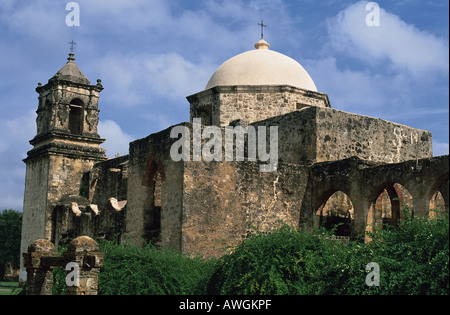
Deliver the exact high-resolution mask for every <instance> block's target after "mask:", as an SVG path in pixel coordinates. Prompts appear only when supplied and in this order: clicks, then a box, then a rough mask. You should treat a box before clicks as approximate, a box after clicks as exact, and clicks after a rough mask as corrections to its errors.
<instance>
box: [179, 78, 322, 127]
mask: <svg viewBox="0 0 450 315" xmlns="http://www.w3.org/2000/svg"><path fill="white" fill-rule="evenodd" d="M187 99H188V101H189V102H190V104H191V122H192V121H193V118H200V117H201V118H202V123H203V124H205V125H216V126H222V127H224V126H228V125H229V124H230V123H231V122H233V121H235V120H239V119H241V120H246V121H248V122H255V121H260V120H264V119H267V118H270V117H275V116H279V115H284V114H287V113H290V112H294V111H296V110H299V109H301V108H303V107H304V106H321V107H330V103H329V100H328V96H327V95H326V94H323V93H319V92H313V91H306V90H302V89H298V88H295V87H291V86H219V87H215V88H212V89H209V90H206V91H203V92H200V93H198V94H195V95H192V96H189V97H188V98H187ZM208 117H210V118H208Z"/></svg>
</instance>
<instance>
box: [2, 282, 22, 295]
mask: <svg viewBox="0 0 450 315" xmlns="http://www.w3.org/2000/svg"><path fill="white" fill-rule="evenodd" d="M0 283H1V286H0V295H13V294H14V293H13V292H14V290H16V289H17V288H18V287H19V283H18V282H0Z"/></svg>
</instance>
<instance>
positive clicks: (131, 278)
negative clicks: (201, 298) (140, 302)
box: [99, 242, 214, 295]
mask: <svg viewBox="0 0 450 315" xmlns="http://www.w3.org/2000/svg"><path fill="white" fill-rule="evenodd" d="M101 250H102V251H103V252H104V254H105V258H104V266H103V268H102V269H101V271H100V276H99V294H102V295H146V294H152V295H157V294H177V295H182V294H205V292H206V286H207V283H208V280H209V278H210V277H211V274H212V272H213V270H214V261H213V260H208V261H207V260H203V259H201V258H189V257H186V256H183V255H181V254H179V253H176V252H175V251H172V250H168V249H164V250H162V249H157V248H155V247H153V246H146V247H144V248H141V247H136V246H126V245H115V244H112V243H110V242H103V243H102V244H101Z"/></svg>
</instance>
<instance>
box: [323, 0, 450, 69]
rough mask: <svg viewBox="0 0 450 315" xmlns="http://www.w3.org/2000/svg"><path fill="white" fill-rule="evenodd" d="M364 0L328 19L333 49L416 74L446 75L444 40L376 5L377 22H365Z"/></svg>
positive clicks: (447, 64) (446, 46)
mask: <svg viewBox="0 0 450 315" xmlns="http://www.w3.org/2000/svg"><path fill="white" fill-rule="evenodd" d="M367 3H368V2H367V1H360V2H358V3H356V4H354V5H351V6H350V7H348V8H347V9H345V10H343V11H341V12H340V13H339V14H338V15H337V16H336V17H335V18H333V19H330V20H329V26H328V29H329V34H330V38H331V44H332V47H333V48H334V49H336V50H337V51H340V52H342V53H345V54H348V55H351V56H353V57H356V58H358V59H359V60H364V61H366V62H367V63H369V64H371V63H372V64H374V65H380V63H382V62H383V63H384V62H385V61H386V60H388V61H389V62H390V65H391V66H393V67H395V68H400V69H407V70H408V71H410V72H411V73H412V74H414V75H416V76H417V77H420V76H422V75H424V73H427V72H439V73H442V72H443V73H444V74H448V70H449V60H448V53H449V49H448V40H447V39H443V38H439V37H437V36H435V35H433V34H431V33H429V32H426V31H422V30H419V29H417V28H416V27H415V26H414V25H410V24H407V23H406V22H404V21H403V20H401V19H400V18H399V17H398V16H397V15H394V14H392V13H389V12H387V11H386V10H384V9H383V8H382V7H381V8H380V25H379V26H372V27H369V26H367V25H366V16H367V14H369V11H366V4H367Z"/></svg>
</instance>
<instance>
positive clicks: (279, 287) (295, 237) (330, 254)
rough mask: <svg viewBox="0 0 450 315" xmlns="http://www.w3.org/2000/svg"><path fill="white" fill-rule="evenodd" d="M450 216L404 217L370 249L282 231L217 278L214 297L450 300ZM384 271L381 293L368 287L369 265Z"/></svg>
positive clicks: (231, 259) (257, 240)
mask: <svg viewBox="0 0 450 315" xmlns="http://www.w3.org/2000/svg"><path fill="white" fill-rule="evenodd" d="M448 244H449V223H448V214H442V215H441V216H439V217H438V218H437V219H428V218H423V219H416V218H414V219H413V218H411V217H410V216H408V215H407V216H406V219H405V220H404V221H402V222H401V223H400V225H399V227H398V229H387V230H380V231H376V233H374V234H373V235H372V242H370V243H368V244H364V243H359V242H348V243H344V242H341V241H330V240H329V237H327V235H326V234H323V233H318V232H317V231H316V232H314V233H310V232H307V231H302V230H300V231H295V230H293V229H291V228H288V227H282V228H281V229H278V230H275V231H273V232H271V233H268V234H267V233H266V234H261V233H259V234H257V235H256V236H253V237H251V238H249V239H247V240H246V241H245V242H243V243H242V244H241V245H240V246H238V247H237V248H236V250H235V252H234V253H233V254H231V255H229V256H226V257H223V259H221V261H220V263H219V264H218V267H217V270H216V272H215V273H214V275H213V277H212V279H211V281H210V284H209V290H208V293H210V294H263V295H268V294H308V295H323V294H347V295H356V294H390V295H392V294H432V295H438V294H446V295H448V294H449V284H448V278H449V251H448ZM370 262H376V263H378V264H379V266H380V286H372V287H369V286H367V285H366V281H365V280H366V277H367V275H368V273H367V271H366V269H365V268H366V265H367V264H368V263H370Z"/></svg>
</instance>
